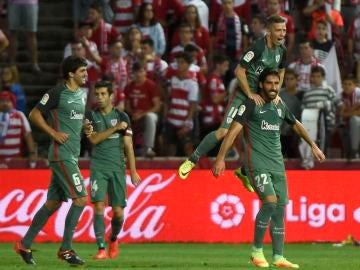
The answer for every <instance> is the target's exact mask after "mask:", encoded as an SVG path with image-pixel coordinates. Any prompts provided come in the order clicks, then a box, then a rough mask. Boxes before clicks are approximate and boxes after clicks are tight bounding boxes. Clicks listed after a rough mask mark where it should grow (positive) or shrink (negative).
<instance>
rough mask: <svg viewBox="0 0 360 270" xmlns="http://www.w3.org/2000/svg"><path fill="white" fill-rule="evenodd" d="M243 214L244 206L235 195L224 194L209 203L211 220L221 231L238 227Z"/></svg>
mask: <svg viewBox="0 0 360 270" xmlns="http://www.w3.org/2000/svg"><path fill="white" fill-rule="evenodd" d="M244 214H245V208H244V205H243V204H242V203H241V201H240V198H239V197H237V196H235V195H229V194H225V193H224V194H221V195H220V196H219V197H217V198H216V200H215V201H213V202H212V203H211V220H212V221H213V222H214V223H215V224H218V225H219V226H220V227H221V228H222V229H229V228H232V227H235V226H237V225H239V224H240V222H241V220H242V217H243V215H244Z"/></svg>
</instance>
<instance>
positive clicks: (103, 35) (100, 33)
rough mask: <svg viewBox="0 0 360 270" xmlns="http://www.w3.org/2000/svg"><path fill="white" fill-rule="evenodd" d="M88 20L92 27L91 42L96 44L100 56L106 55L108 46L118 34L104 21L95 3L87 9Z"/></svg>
mask: <svg viewBox="0 0 360 270" xmlns="http://www.w3.org/2000/svg"><path fill="white" fill-rule="evenodd" d="M88 20H89V21H90V22H91V23H93V25H94V28H93V30H94V32H93V34H92V36H91V40H92V41H94V42H95V43H96V46H97V47H98V50H99V52H100V55H104V54H107V52H108V44H110V43H112V42H114V41H115V40H116V39H117V38H118V36H119V34H118V32H117V31H116V29H115V27H114V26H112V25H111V24H109V23H106V22H105V21H104V19H103V17H102V10H101V7H100V6H99V5H98V4H96V3H94V4H92V5H91V7H90V9H89V13H88Z"/></svg>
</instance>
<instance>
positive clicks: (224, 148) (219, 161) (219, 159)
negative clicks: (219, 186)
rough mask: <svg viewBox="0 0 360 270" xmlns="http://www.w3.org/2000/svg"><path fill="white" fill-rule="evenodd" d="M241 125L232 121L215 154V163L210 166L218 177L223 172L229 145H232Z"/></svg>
mask: <svg viewBox="0 0 360 270" xmlns="http://www.w3.org/2000/svg"><path fill="white" fill-rule="evenodd" d="M242 128H243V126H242V124H240V123H239V122H236V121H233V122H232V124H231V126H230V129H229V131H228V133H227V134H226V136H225V138H224V140H223V142H222V143H221V147H220V150H219V153H218V154H217V156H216V161H215V164H214V166H213V168H212V172H213V175H214V176H215V177H218V176H219V175H221V174H223V173H224V171H225V156H226V153H227V152H228V151H229V149H230V147H231V146H232V145H233V143H234V140H235V138H236V137H237V135H238V134H239V133H240V131H241V130H242Z"/></svg>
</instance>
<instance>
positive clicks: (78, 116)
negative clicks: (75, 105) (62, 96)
mask: <svg viewBox="0 0 360 270" xmlns="http://www.w3.org/2000/svg"><path fill="white" fill-rule="evenodd" d="M83 118H84V114H82V113H77V112H75V110H71V112H70V119H74V120H82V119H83Z"/></svg>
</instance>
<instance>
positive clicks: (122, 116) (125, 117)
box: [113, 108, 130, 122]
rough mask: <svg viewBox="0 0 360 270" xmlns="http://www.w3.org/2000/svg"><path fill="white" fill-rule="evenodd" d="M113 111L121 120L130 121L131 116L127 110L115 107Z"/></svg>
mask: <svg viewBox="0 0 360 270" xmlns="http://www.w3.org/2000/svg"><path fill="white" fill-rule="evenodd" d="M113 113H114V114H116V115H117V117H118V119H119V120H120V122H121V121H125V122H130V117H129V115H128V114H127V113H126V112H123V111H119V110H118V109H116V108H113Z"/></svg>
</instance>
